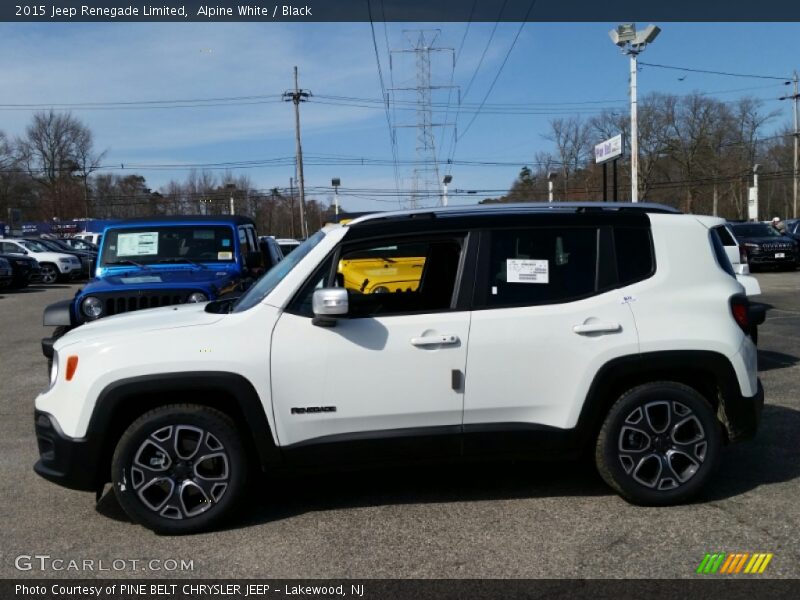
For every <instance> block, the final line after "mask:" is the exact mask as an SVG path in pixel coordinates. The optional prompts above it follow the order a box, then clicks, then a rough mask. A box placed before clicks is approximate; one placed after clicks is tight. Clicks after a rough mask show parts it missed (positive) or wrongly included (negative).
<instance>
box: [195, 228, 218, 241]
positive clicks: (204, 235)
mask: <svg viewBox="0 0 800 600" xmlns="http://www.w3.org/2000/svg"><path fill="white" fill-rule="evenodd" d="M192 238H193V239H195V240H213V239H214V230H213V229H195V230H194V231H192Z"/></svg>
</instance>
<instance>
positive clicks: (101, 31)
mask: <svg viewBox="0 0 800 600" xmlns="http://www.w3.org/2000/svg"><path fill="white" fill-rule="evenodd" d="M614 25H615V24H612V23H569V24H552V23H541V24H540V23H529V24H527V25H526V26H525V28H524V29H523V30H522V33H521V35H520V37H519V40H518V42H517V44H516V46H515V48H514V50H513V52H512V53H511V55H510V56H509V58H508V62H507V64H506V65H505V68H504V69H503V71H502V74H501V75H500V78H499V79H498V81H497V84H496V86H495V88H494V90H493V92H492V94H491V95H490V97H489V98H488V102H489V103H542V104H543V105H544V104H545V103H551V104H549V105H548V106H547V107H545V108H542V110H543V112H550V113H558V114H539V115H513V116H510V115H493V114H481V115H480V116H479V117H478V118H477V119H476V120H475V122H474V123H473V125H472V127H471V129H470V130H469V131H468V132H467V133H466V135H463V134H462V137H461V138H460V140H459V142H458V144H457V145H456V149H455V158H456V159H461V160H482V161H509V162H519V163H520V164H523V163H524V162H526V161H528V162H530V161H532V160H533V157H534V155H535V153H536V152H537V151H540V150H549V149H550V143H549V142H548V141H547V140H545V139H543V137H542V136H543V134H546V133H547V131H548V121H549V120H550V119H552V118H554V117H555V116H568V115H569V114H570V113H573V112H576V111H577V112H581V113H583V115H584V116H590V114H591V110H592V109H593V108H595V107H600V106H618V107H620V110H622V111H627V108H626V103H627V82H628V65H627V58H625V57H623V56H621V55H620V53H619V51H618V50H617V49H616V48H615V47H614V46H613V45H612V44H611V42H610V40H609V38H608V35H607V31H608V30H609V29H611V28H612V27H613V26H614ZM643 25H646V23H642V24H640V26H643ZM659 25H660V26H661V28H662V30H663V31H662V33H661V35H660V37H659V38H658V40H657V41H656V42H655V43H654V44H652V45H651V46H650V47H648V49H647V50H646V52H645V53H644V54H643V55H642V58H641V60H642V61H644V62H653V63H661V64H667V65H678V66H685V67H693V68H700V69H710V70H720V71H733V72H744V73H757V74H767V75H778V76H786V75H789V76H790V75H791V73H792V71H793V70H794V69H795V68H800V56H798V53H797V39H798V38H800V24H768V23H757V24H728V23H704V24H687V23H659ZM419 27H425V28H439V29H441V34H440V36H439V38H438V40H437V42H438V44H439V45H441V46H446V47H454V48H456V49H458V47H459V45H460V44H461V40H462V37H463V36H464V33H465V31H466V28H467V24H466V23H449V24H424V25H421V24H403V23H390V24H388V26H387V27H386V28H385V29H384V25H383V24H382V23H376V26H375V32H376V36H377V45H378V50H379V54H380V58H381V63H382V67H383V71H384V77H385V80H386V85H387V86H388V85H390V84H389V76H390V72H389V68H388V60H387V52H386V47H387V39H386V38H387V37H388V44H389V45H390V46H391V47H392V48H402V47H404V46H406V47H407V41H406V38H405V36H404V34H403V30H405V29H417V28H419ZM493 27H494V25H493V24H491V23H488V24H474V23H473V24H471V25H470V26H469V31H468V34H467V37H466V42H465V44H464V47H463V48H464V49H463V52H462V53H461V55H459V57H458V61H457V64H456V68H455V72H454V78H453V83H454V84H455V85H460V86H461V90H462V94H463V93H464V91H465V90H466V87H467V84H468V82H469V81H470V79H471V78H472V76H473V73H475V70H476V68H477V66H478V63H479V61H480V57H481V54H482V53H483V52H484V49H485V48H486V45H487V41H488V39H489V37H490V34H491V31H492V28H493ZM518 29H519V24H517V23H503V24H500V25H499V26H498V28H497V31H496V32H495V35H494V38H493V41H492V43H491V44H490V45H489V47H488V50H487V52H486V56H485V58H484V60H483V63H482V64H481V67H480V69H479V70H478V71H477V75H476V77H475V80H474V83H473V85H472V87H471V89H470V91H469V93H468V94H467V95H466V97H462V101H463V102H465V103H478V102H480V101H481V100H483V98H484V95H485V94H486V91H487V89H488V87H489V85H490V84H491V82H492V80H493V79H494V77H495V75H496V74H497V72H498V69H499V67H500V64H501V63H502V61H503V59H504V57H505V56H506V53H507V51H508V49H509V47H510V45H511V41H512V39H513V38H514V36H515V35H516V33H517V31H518ZM0 56H3V57H4V58H3V61H2V62H3V67H2V70H0V105H8V104H51V103H52V104H57V103H78V102H116V101H139V100H161V99H194V98H218V97H231V96H237V97H238V96H256V95H273V94H280V93H281V92H283V91H284V90H286V89H288V88H289V87H291V85H292V66H293V65H297V66H298V67H299V69H300V83H301V87H303V88H306V89H309V90H310V91H311V92H312V93H313V94H315V95H316V96H320V95H323V96H348V97H357V98H375V99H377V98H380V95H381V88H380V82H379V78H378V70H377V66H376V59H375V53H374V48H373V41H372V35H371V31H370V26H369V23H324V24H275V23H268V24H255V23H252V24H250V23H231V24H225V23H213V24H200V23H186V24H168V23H161V24H142V23H140V24H136V23H134V24H126V23H101V24H77V23H73V24H46V25H34V24H9V23H3V24H0ZM404 61H405V62H404ZM393 64H394V69H393V70H392V71H391V75H392V76H393V79H394V84H395V85H396V86H398V87H402V86H403V85H410V84H412V83H413V80H412V78H413V76H414V71H413V68H412V64H411V62H410V61H408V60H406V59H403V58H401V57H398V56H395V58H394V63H393ZM432 66H433V80H434V82H439V83H449V79H450V69H449V65H448V63H447V61H446V60H444V61H442V60H441V59H434V62H433V65H432ZM684 75H686V77H685V79H683V80H682V81H681V80H679V78H680V77H683V76H684ZM639 88H640V94H646V93H647V92H651V91H664V92H673V93H687V92H691V91H695V90H697V91H703V92H712V93H713V95H715V96H718V97H719V98H721V99H725V100H734V99H736V98H737V97H740V96H743V95H752V96H755V97H758V98H763V99H765V102H766V105H765V108H769V109H781V110H782V113H781V116H780V117H779V119H778V120H776V121H775V123H774V125H773V126H774V127H778V126H780V125H783V124H785V123H788V122H789V117H790V112H789V109H790V107H789V105H788V103H786V102H783V103H781V102H778V101H777V100H776V98H777V97H778V96H780V95H782V94H783V93H785V92H786V91H788V90H787V89H786V88H785V87H784V86H783V85H781V84H780V82H778V81H769V80H758V79H740V78H734V77H723V76H716V75H705V74H699V73H689V74H688V75H687V74H686V73H681V72H677V71H669V70H664V69H656V68H649V67H643V68H642V69H641V71H640V75H639ZM744 88H755V89H744ZM739 90H741V91H739ZM398 99H403V100H411V99H412V96H409V95H404V96H398ZM433 99H434V101H438V102H444V101H446V99H447V94H446V93H445V92H437V93H436V94H435V95H434V98H433ZM453 99H455V96H453ZM594 101H601V102H599V103H597V104H585V105H579V104H568V103H580V102H594ZM454 106H455V104H454ZM455 113H456V111H455V109H453V110H451V111H449V120H453V118H454V117H455V116H456V114H455ZM30 114H31V111H28V110H0V130H2V131H5V132H6V133H7V134H9V135H12V136H13V135H20V134H22V133H23V132H24V128H25V125H26V123H27V122H28V120H29V119H30ZM73 114H75V115H76V116H77V117H79V118H80V119H81V120H83V121H84V122H85V123H86V124H87V125H89V126H90V127H91V129H92V131H93V132H94V134H95V138H96V144H97V146H98V148H100V149H108V154H107V157H106V159H105V161H104V162H105V163H106V164H109V165H116V164H120V163H123V164H127V165H133V164H181V165H185V164H191V163H219V162H230V161H254V160H261V159H270V158H278V157H287V156H292V155H293V154H294V119H293V112H292V109H291V105H290V104H288V103H283V102H279V101H277V98H276V99H274V101H270V102H267V103H259V104H251V105H238V106H209V107H203V108H196V107H194V108H180V109H169V110H167V109H151V110H140V109H137V110H84V109H79V110H73ZM396 118H397V122H399V123H413V122H414V118H415V115H414V112H413V111H411V110H405V111H403V110H399V111H397V114H396ZM436 118H438V119H439V120H441V118H443V115H441V114H439V115H436ZM436 118H435V120H436ZM471 118H472V113H464V114H460V115H458V123H459V129H460V130H461V131H462V132H463V130H464V128H465V126H466V125H467V123H468V122H469V121H470V119H471ZM302 126H303V146H304V152H305V154H306V155H307V156H311V155H317V156H320V155H337V156H342V155H344V156H352V157H367V158H382V159H391V157H392V153H391V146H390V143H389V133H388V126H387V122H386V115H385V113H384V111H383V110H381V109H380V108H364V107H357V106H341V105H329V104H322V103H321V102H319V101H318V100H317V101H315V100H314V99H313V98H312V101H311V102H309V103H307V104H304V105H303V107H302ZM437 131H438V134H437V139H436V143H437V147H440V148H447V147H448V146H449V142H450V136H451V133H452V131H451V130H450V129H445V130H443V134H444V138H442V130H440V129H439V130H437ZM414 147H415V142H414V138H413V134H412V130H408V129H404V130H401V131H400V132H399V134H398V149H399V157H400V158H401V159H405V160H411V159H413V158H414V155H415V153H414ZM442 153H443V154H446V152H442ZM518 171H519V167H518V166H507V167H493V168H489V167H467V166H456V167H454V168H453V170H452V174H453V178H454V180H453V183H452V185H451V189H454V188H455V189H507V188H508V186H509V185H510V184H511V183H512V182H513V180H514V178H515V176H516V174H517V173H518ZM116 172H119V171H116ZM136 172H140V173H142V174H143V175H145V176H146V178H147V181H148V184H149V185H150V187H151V188H153V189H158V188H159V187H160V186H162V185H163V184H165V183H166V182H167V181H168V180H169V179H171V178H175V179H183V178H184V177H185V176H186V174H187V171H186V170H169V169H167V170H144V169H136ZM235 174H237V175H238V174H246V175H247V176H248V177H250V179H251V181H252V183H253V186H254V187H255V188H259V189H262V188H264V189H266V188H270V187H274V186H278V187H286V186H287V185H288V180H289V177H290V176H293V175H294V170H293V168H292V167H290V166H281V167H258V168H250V169H242V170H238V171H235ZM400 175H401V187H402V188H409V187H410V186H411V179H410V170H409V168H408V167H404V168H401V171H400ZM332 177H339V178H341V180H342V186H343V187H347V188H360V189H365V188H379V189H389V188H392V189H393V188H394V187H395V179H394V171H393V169H392V167H391V166H380V167H375V166H363V167H361V166H330V165H313V164H309V165H308V166H307V167H306V185H307V186H308V187H315V186H319V187H321V186H328V185H329V184H330V180H331V178H332ZM366 195H367V194H364V195H362V196H366ZM316 196H317V197H319V198H320V199H322V200H327V199H329V196H328V195H326V194H325V193H321V194H317V195H316ZM362 196H359V197H352V196H351V197H347V198H344V199H343V205H344V206H345V207H346V208H347V209H350V210H371V209H387V208H394V207H397V206H398V204H396V203H391V202H387V199H386V198H385V197H384V198H383V199H382V201H379V200H370V199H368V198H366V197H362ZM480 197H481V196H469V197H461V198H454V199H452V200H451V202H452V203H459V202H462V203H468V202H475V201H477V200H478V199H480Z"/></svg>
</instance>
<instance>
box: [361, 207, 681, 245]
mask: <svg viewBox="0 0 800 600" xmlns="http://www.w3.org/2000/svg"><path fill="white" fill-rule="evenodd" d="M652 213H661V214H680V211H678V210H676V209H674V208H671V207H669V206H665V205H661V204H649V203H638V204H631V203H627V202H626V203H616V202H606V203H602V202H557V203H524V204H492V205H480V206H454V207H446V208H445V207H440V208H429V209H417V210H410V211H398V212H386V213H372V214H371V215H369V216H366V217H362V218H360V219H356V220H354V221H351V222H350V223H348V224H347V225H346V227H349V228H351V229H352V231H351V232H350V234H348V239H359V238H369V237H372V236H376V235H384V234H395V233H396V234H409V235H413V234H416V233H424V232H435V231H456V230H466V229H479V228H481V227H504V228H513V227H518V226H529V225H541V226H548V225H557V226H564V225H576V226H579V225H621V224H622V225H629V226H639V227H643V226H644V227H646V226H649V225H650V218H649V217H648V214H652Z"/></svg>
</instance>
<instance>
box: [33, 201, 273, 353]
mask: <svg viewBox="0 0 800 600" xmlns="http://www.w3.org/2000/svg"><path fill="white" fill-rule="evenodd" d="M257 239H258V238H257V236H256V232H255V225H254V224H253V222H252V221H251V220H250V219H248V218H246V217H235V216H234V217H227V216H219V217H210V216H209V217H205V216H199V217H185V216H179V217H161V218H151V219H129V220H127V221H121V222H118V223H115V224H114V225H110V226H109V227H107V228H106V230H105V232H104V234H103V243H102V246H101V247H100V258H99V259H98V262H97V268H96V269H95V279H93V280H92V281H90V282H89V283H88V284H87V285H86V286H84V287H83V288H82V289H80V290H78V292H77V293H76V294H75V297H74V298H73V299H72V300H63V301H61V302H56V303H55V304H51V305H50V306H48V307H47V308H46V309H45V312H44V324H45V325H48V326H55V327H56V328H57V329H56V330H55V331H54V334H53V336H52V338H46V339H45V340H43V343H44V344H51V343H52V339H53V338H57V337H59V336H61V335H63V334H64V333H66V332H67V331H68V330H69V329H71V328H73V327H77V326H78V325H81V324H83V323H86V322H88V321H95V320H97V319H100V318H103V317H107V316H110V315H117V314H121V313H125V312H130V311H135V310H140V309H145V308H154V307H157V306H172V305H175V304H186V303H201V302H206V301H208V300H213V299H216V298H218V297H220V296H222V295H224V294H226V293H228V292H232V291H237V292H241V291H242V290H243V289H246V288H247V287H248V286H249V285H250V284H251V283H252V282H253V281H254V279H255V278H256V277H257V276H258V275H259V274H260V273H261V271H262V270H263V261H262V259H261V254H260V252H259V250H258V246H257V245H256V240H257Z"/></svg>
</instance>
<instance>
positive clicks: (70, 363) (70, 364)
mask: <svg viewBox="0 0 800 600" xmlns="http://www.w3.org/2000/svg"><path fill="white" fill-rule="evenodd" d="M77 370H78V357H77V356H75V355H72V356H70V357H69V358H67V371H66V377H67V381H72V377H73V376H74V375H75V371H77Z"/></svg>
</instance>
